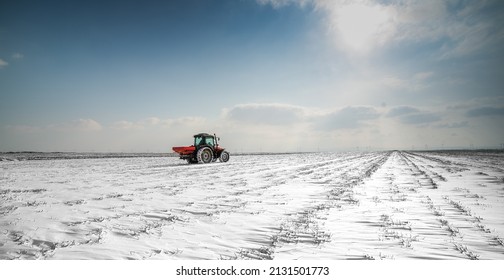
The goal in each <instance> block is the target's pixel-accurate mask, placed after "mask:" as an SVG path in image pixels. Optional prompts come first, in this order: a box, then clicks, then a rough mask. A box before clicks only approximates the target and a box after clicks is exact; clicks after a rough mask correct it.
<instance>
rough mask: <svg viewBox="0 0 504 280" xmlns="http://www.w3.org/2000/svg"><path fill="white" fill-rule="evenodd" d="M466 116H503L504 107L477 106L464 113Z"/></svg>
mask: <svg viewBox="0 0 504 280" xmlns="http://www.w3.org/2000/svg"><path fill="white" fill-rule="evenodd" d="M466 116H467V117H471V118H473V117H487V116H504V107H490V106H487V107H479V108H475V109H471V110H469V111H467V113H466Z"/></svg>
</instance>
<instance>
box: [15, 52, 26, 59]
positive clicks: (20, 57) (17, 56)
mask: <svg viewBox="0 0 504 280" xmlns="http://www.w3.org/2000/svg"><path fill="white" fill-rule="evenodd" d="M12 58H13V59H23V58H24V55H23V54H22V53H18V52H17V53H13V54H12Z"/></svg>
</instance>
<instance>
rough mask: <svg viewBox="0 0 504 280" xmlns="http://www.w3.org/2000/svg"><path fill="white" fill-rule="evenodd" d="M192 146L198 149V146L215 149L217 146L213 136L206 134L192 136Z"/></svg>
mask: <svg viewBox="0 0 504 280" xmlns="http://www.w3.org/2000/svg"><path fill="white" fill-rule="evenodd" d="M194 146H195V147H200V146H209V147H212V148H214V147H216V146H217V138H216V137H215V135H211V134H208V133H200V134H196V135H194Z"/></svg>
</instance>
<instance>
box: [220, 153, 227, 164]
mask: <svg viewBox="0 0 504 280" xmlns="http://www.w3.org/2000/svg"><path fill="white" fill-rule="evenodd" d="M219 160H220V162H227V161H228V160H229V153H228V152H226V151H222V153H221V154H220V157H219Z"/></svg>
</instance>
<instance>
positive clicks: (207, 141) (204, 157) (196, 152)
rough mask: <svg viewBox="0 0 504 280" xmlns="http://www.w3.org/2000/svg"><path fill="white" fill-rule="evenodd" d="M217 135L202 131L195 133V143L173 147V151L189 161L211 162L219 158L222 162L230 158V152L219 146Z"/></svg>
mask: <svg viewBox="0 0 504 280" xmlns="http://www.w3.org/2000/svg"><path fill="white" fill-rule="evenodd" d="M217 140H220V139H219V138H218V137H217V136H215V134H214V135H211V134H208V133H200V134H196V135H194V144H193V145H191V146H184V147H173V148H172V149H173V151H175V152H176V153H178V154H179V155H180V159H185V160H187V162H188V163H210V162H214V161H216V160H217V159H219V160H220V161H221V162H227V161H228V160H229V153H228V152H227V151H224V148H221V147H219V144H218V143H217Z"/></svg>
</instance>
